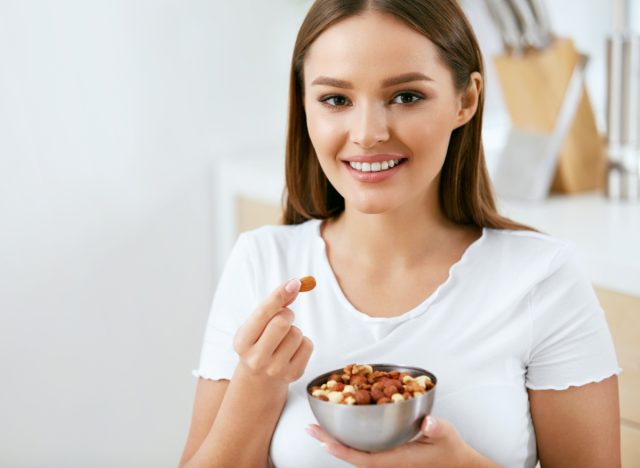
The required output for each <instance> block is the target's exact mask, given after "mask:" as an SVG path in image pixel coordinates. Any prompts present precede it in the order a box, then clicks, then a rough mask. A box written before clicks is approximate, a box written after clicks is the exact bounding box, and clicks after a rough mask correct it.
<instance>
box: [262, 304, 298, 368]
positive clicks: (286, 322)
mask: <svg viewBox="0 0 640 468" xmlns="http://www.w3.org/2000/svg"><path fill="white" fill-rule="evenodd" d="M293 319H294V315H293V311H291V310H290V309H282V310H281V311H280V312H278V313H277V314H276V315H275V316H274V317H273V318H272V319H271V320H270V321H269V323H267V326H266V327H265V328H264V331H263V332H262V334H261V335H260V337H259V338H258V341H257V342H256V343H255V344H254V349H255V352H256V353H258V354H260V355H262V356H268V357H269V359H271V356H272V355H273V352H274V351H275V350H276V348H277V347H278V345H279V344H280V343H281V342H282V340H283V339H284V338H285V336H287V333H289V330H290V329H291V324H292V323H293Z"/></svg>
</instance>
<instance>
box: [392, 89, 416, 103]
mask: <svg viewBox="0 0 640 468" xmlns="http://www.w3.org/2000/svg"><path fill="white" fill-rule="evenodd" d="M422 100H424V97H423V96H422V95H420V94H418V93H414V92H410V91H403V92H401V93H398V94H396V95H395V96H394V98H393V100H392V102H393V103H394V104H413V103H415V102H418V101H422Z"/></svg>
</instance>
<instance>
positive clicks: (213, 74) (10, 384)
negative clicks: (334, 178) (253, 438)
mask: <svg viewBox="0 0 640 468" xmlns="http://www.w3.org/2000/svg"><path fill="white" fill-rule="evenodd" d="M548 3H549V4H550V6H552V7H553V8H554V10H553V12H552V13H553V20H554V24H555V25H556V27H557V29H558V30H559V31H561V32H566V33H569V34H574V35H575V37H576V39H577V40H578V43H579V44H580V45H582V44H584V47H587V48H591V49H593V50H594V51H597V50H598V47H599V44H600V43H601V41H602V40H603V38H600V37H598V35H600V34H601V33H602V32H604V31H605V30H607V29H608V27H609V25H608V21H609V19H608V18H606V12H607V6H606V4H607V2H606V0H591V2H590V4H591V5H590V6H589V9H588V11H589V12H595V13H590V15H587V14H586V13H579V12H580V11H585V10H586V7H585V6H584V5H586V4H588V3H589V2H584V1H578V0H564V1H563V2H552V1H549V2H548ZM307 4H308V2H305V1H302V0H269V1H264V0H234V1H224V0H214V1H213V2H211V1H210V0H186V1H185V0H182V1H178V0H173V1H172V0H155V1H151V0H146V1H144V0H110V1H106V0H104V1H92V2H88V1H85V0H57V1H53V0H49V1H46V0H41V1H38V0H0V223H1V225H0V226H1V229H0V421H1V422H0V466H19V467H36V466H47V467H86V466H91V467H113V466H118V467H147V466H148V467H163V466H175V465H176V463H177V460H178V457H179V454H180V450H181V448H182V444H183V442H184V438H185V435H186V431H187V425H188V421H189V418H190V410H191V402H192V396H193V384H194V381H193V379H192V377H191V375H190V369H191V368H192V367H193V366H194V365H195V363H196V360H197V357H198V352H199V348H200V345H201V339H202V330H203V326H204V321H205V320H206V316H207V313H208V307H209V303H210V300H211V296H212V293H213V287H214V281H215V279H214V274H213V272H214V265H215V264H216V262H217V261H218V260H219V259H215V258H214V257H213V252H214V242H215V239H214V238H213V232H214V230H213V226H214V224H215V222H216V218H215V212H214V205H213V202H212V193H213V192H214V181H215V179H214V176H213V174H212V168H213V165H214V162H215V161H216V159H218V158H229V157H234V155H237V154H242V153H243V152H246V151H256V150H257V151H261V150H262V149H264V150H265V153H267V152H272V151H273V149H274V148H276V149H277V148H280V147H281V145H282V142H283V137H284V131H285V112H286V95H287V89H286V87H287V74H288V66H289V54H290V51H291V48H292V44H293V37H294V35H295V31H296V29H297V26H298V24H299V22H300V20H301V16H302V14H303V11H304V9H305V7H306V5H307ZM581 15H584V16H581ZM593 64H594V66H596V65H597V61H596V60H594V62H593ZM594 73H595V72H594ZM602 79H603V78H602ZM593 80H596V81H593V82H592V85H593V86H599V85H598V84H597V80H598V78H597V76H596V78H593Z"/></svg>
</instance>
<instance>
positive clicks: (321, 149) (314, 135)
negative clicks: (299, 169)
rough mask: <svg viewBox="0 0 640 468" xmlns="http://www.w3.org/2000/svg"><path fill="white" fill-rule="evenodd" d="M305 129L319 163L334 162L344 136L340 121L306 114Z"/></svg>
mask: <svg viewBox="0 0 640 468" xmlns="http://www.w3.org/2000/svg"><path fill="white" fill-rule="evenodd" d="M307 129H308V131H309V138H310V139H311V144H312V145H313V147H314V148H315V150H316V153H317V155H318V158H319V159H320V161H321V162H322V161H327V160H334V159H335V157H336V155H337V154H338V153H339V150H340V148H341V147H342V146H343V144H344V135H345V134H346V132H345V130H344V128H343V125H341V123H340V119H339V118H325V117H323V116H319V115H317V114H314V113H310V114H307Z"/></svg>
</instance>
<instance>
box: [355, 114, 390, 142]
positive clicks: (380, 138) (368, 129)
mask: <svg viewBox="0 0 640 468" xmlns="http://www.w3.org/2000/svg"><path fill="white" fill-rule="evenodd" d="M350 133H351V141H352V142H353V143H355V144H356V145H358V146H360V147H362V148H363V149H369V148H373V147H374V146H376V145H377V144H379V143H383V142H385V141H387V140H389V125H388V122H387V115H386V112H385V109H384V107H383V106H377V105H365V106H362V107H361V108H360V109H359V110H358V111H357V112H354V113H353V122H352V125H351V131H350Z"/></svg>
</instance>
